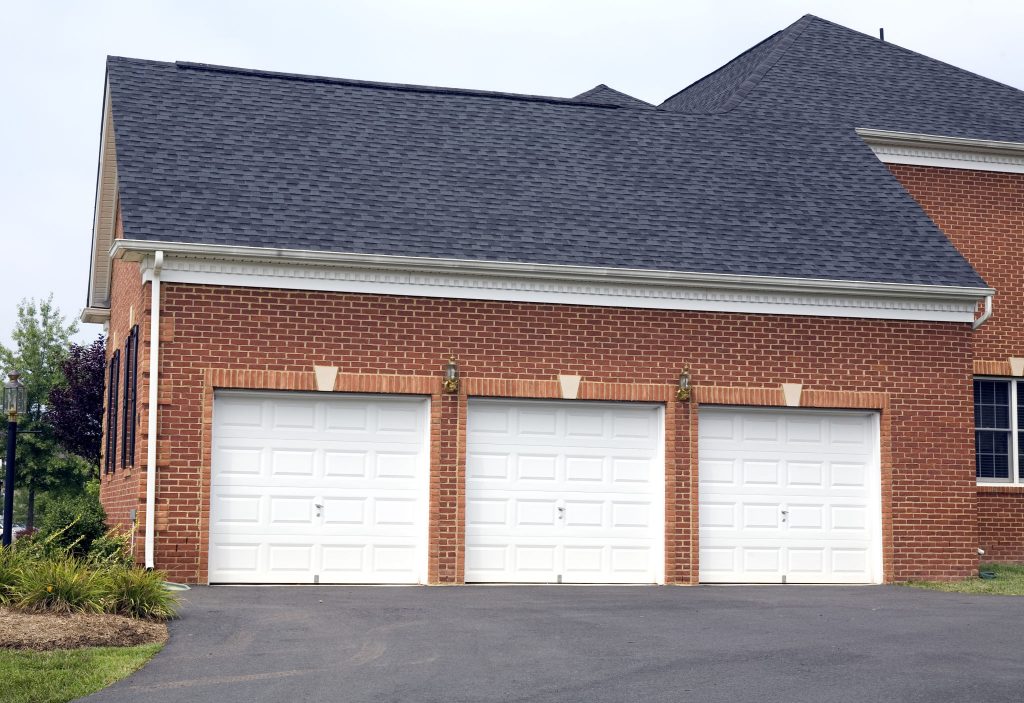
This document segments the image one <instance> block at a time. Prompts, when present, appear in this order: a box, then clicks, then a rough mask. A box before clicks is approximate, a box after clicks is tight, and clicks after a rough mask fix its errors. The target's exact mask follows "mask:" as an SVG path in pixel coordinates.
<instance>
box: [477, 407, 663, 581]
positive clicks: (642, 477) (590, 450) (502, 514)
mask: <svg viewBox="0 0 1024 703" xmlns="http://www.w3.org/2000/svg"><path fill="white" fill-rule="evenodd" d="M663 445H664V431H663V430H662V421H661V409H660V408H659V407H657V406H650V405H636V404H625V403H620V404H594V403H586V402H555V401H504V400H501V401H499V400H473V401H470V404H469V423H468V436H467V450H466V464H467V466H466V473H467V476H466V580H467V581H476V582H483V581H489V582H534V583H558V582H561V583H655V582H658V581H661V580H662V579H663V578H664V566H663V562H664V558H663V554H664V551H663V549H664V508H663V504H664V476H665V470H664V461H663V458H662V457H663V453H662V447H663Z"/></svg>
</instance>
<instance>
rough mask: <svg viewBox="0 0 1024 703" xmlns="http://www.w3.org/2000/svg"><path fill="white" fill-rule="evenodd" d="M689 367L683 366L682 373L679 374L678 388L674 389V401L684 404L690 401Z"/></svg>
mask: <svg viewBox="0 0 1024 703" xmlns="http://www.w3.org/2000/svg"><path fill="white" fill-rule="evenodd" d="M690 393H691V388H690V367H689V366H684V367H683V372H682V373H681V374H679V388H677V389H676V400H679V401H682V402H684V403H685V402H686V401H688V400H689V399H690Z"/></svg>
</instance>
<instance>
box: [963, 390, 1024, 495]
mask: <svg viewBox="0 0 1024 703" xmlns="http://www.w3.org/2000/svg"><path fill="white" fill-rule="evenodd" d="M974 381H1003V382H1006V383H1009V384H1010V400H1009V402H1010V447H1009V451H1010V478H1009V480H1008V481H1000V480H998V479H994V478H977V461H978V459H977V449H975V459H974V461H975V480H976V481H977V483H978V485H979V486H1024V479H1021V476H1020V449H1019V447H1020V434H1021V433H1024V430H1020V429H1017V385H1018V383H1024V378H1015V377H1012V376H975V377H974V378H972V379H971V423H972V424H973V423H974ZM977 429H978V428H977V427H975V430H977ZM981 429H982V430H984V429H986V428H984V427H982V428H981Z"/></svg>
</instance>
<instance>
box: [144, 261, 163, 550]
mask: <svg viewBox="0 0 1024 703" xmlns="http://www.w3.org/2000/svg"><path fill="white" fill-rule="evenodd" d="M163 267H164V253H163V251H157V252H155V253H154V255H153V275H152V279H151V291H150V292H151V295H152V299H151V302H150V308H149V412H148V424H147V443H146V539H145V551H146V568H147V569H152V568H153V565H154V556H153V545H154V542H155V533H156V439H157V401H158V399H159V393H158V386H159V383H158V381H159V373H160V272H161V270H162V269H163Z"/></svg>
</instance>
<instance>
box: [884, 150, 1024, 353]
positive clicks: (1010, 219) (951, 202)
mask: <svg viewBox="0 0 1024 703" xmlns="http://www.w3.org/2000/svg"><path fill="white" fill-rule="evenodd" d="M889 169H890V170H891V171H892V172H893V174H894V175H895V176H896V178H897V179H898V180H899V181H900V183H902V184H903V187H904V188H905V189H906V190H907V192H909V193H910V195H911V196H912V197H913V198H914V199H915V200H916V201H917V202H918V203H919V204H920V205H921V208H922V209H923V210H924V211H925V212H926V213H928V216H929V217H930V218H932V220H934V221H935V224H937V225H938V226H939V228H940V229H941V230H942V231H943V232H945V233H946V236H947V237H949V239H950V241H952V242H953V244H954V245H955V246H956V248H957V249H959V250H960V251H961V252H962V253H963V255H964V257H965V258H966V259H967V260H968V261H970V262H971V265H972V266H973V267H974V269H975V270H976V271H977V272H978V273H980V274H981V276H982V278H984V279H985V281H986V282H987V283H988V284H989V285H990V286H991V287H992V288H995V289H996V291H997V294H996V296H995V302H994V311H993V313H992V317H991V318H990V319H989V321H988V322H986V323H985V325H984V326H983V327H982V328H981V329H979V330H978V331H977V333H976V334H975V340H974V355H975V358H976V359H978V360H999V361H1005V360H1006V358H1007V357H1011V356H1016V357H1024V323H1022V321H1024V273H1022V272H1024V174H1021V173H998V172H993V171H968V170H964V169H950V168H936V167H932V166H907V165H904V164H890V165H889Z"/></svg>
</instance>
